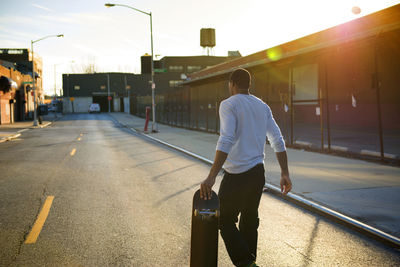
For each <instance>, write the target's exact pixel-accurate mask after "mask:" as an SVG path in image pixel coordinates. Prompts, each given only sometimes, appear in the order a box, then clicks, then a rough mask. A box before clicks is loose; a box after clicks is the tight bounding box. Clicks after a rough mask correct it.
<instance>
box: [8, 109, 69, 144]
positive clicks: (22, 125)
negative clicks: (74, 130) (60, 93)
mask: <svg viewBox="0 0 400 267" xmlns="http://www.w3.org/2000/svg"><path fill="white" fill-rule="evenodd" d="M61 117H62V114H61V113H58V114H57V118H56V117H55V116H54V114H49V115H45V116H43V121H42V124H39V125H38V126H33V121H18V122H14V123H12V124H1V125H0V143H3V142H6V141H10V140H12V139H15V138H18V137H19V136H21V133H22V132H24V131H27V130H29V129H35V128H44V127H47V126H49V125H50V124H51V123H52V122H53V121H55V120H56V119H59V118H61Z"/></svg>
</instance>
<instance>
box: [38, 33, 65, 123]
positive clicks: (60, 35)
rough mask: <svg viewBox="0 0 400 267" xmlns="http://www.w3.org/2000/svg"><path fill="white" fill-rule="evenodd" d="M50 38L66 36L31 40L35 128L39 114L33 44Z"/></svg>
mask: <svg viewBox="0 0 400 267" xmlns="http://www.w3.org/2000/svg"><path fill="white" fill-rule="evenodd" d="M50 37H64V34H55V35H48V36H45V37H42V38H40V39H37V40H35V41H33V40H31V52H32V90H33V126H37V125H38V121H37V114H36V104H37V103H36V102H37V101H36V86H35V81H36V80H35V60H34V54H33V44H34V43H37V42H39V41H42V40H44V39H47V38H50Z"/></svg>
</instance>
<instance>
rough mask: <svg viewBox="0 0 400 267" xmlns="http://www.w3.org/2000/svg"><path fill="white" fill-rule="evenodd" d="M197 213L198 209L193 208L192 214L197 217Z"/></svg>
mask: <svg viewBox="0 0 400 267" xmlns="http://www.w3.org/2000/svg"><path fill="white" fill-rule="evenodd" d="M198 215H199V210H198V209H195V210H194V216H195V217H197V216H198Z"/></svg>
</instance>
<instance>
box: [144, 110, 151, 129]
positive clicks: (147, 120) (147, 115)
mask: <svg viewBox="0 0 400 267" xmlns="http://www.w3.org/2000/svg"><path fill="white" fill-rule="evenodd" d="M150 109H151V108H150V107H146V123H145V124H144V131H145V132H147V126H149V119H150Z"/></svg>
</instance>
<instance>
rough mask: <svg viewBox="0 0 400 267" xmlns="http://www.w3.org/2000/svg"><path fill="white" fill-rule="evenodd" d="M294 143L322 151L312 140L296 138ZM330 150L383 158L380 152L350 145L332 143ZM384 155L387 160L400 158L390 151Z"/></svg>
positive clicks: (299, 146) (326, 146)
mask: <svg viewBox="0 0 400 267" xmlns="http://www.w3.org/2000/svg"><path fill="white" fill-rule="evenodd" d="M293 145H294V146H295V147H297V148H300V149H312V150H313V151H315V152H317V153H318V152H319V153H320V152H321V148H320V147H319V146H316V145H313V144H312V143H310V142H306V141H301V140H296V141H294V144H293ZM324 150H328V145H327V144H324ZM330 150H331V152H338V153H346V154H349V155H354V156H356V157H358V158H360V157H361V158H362V157H365V156H366V157H371V158H373V159H377V160H379V159H380V158H381V153H380V152H378V151H372V150H367V149H361V150H359V151H355V150H351V149H350V148H348V147H344V146H337V145H331V147H330ZM383 155H384V158H385V159H386V160H399V159H400V155H395V154H390V153H384V154H383Z"/></svg>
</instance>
